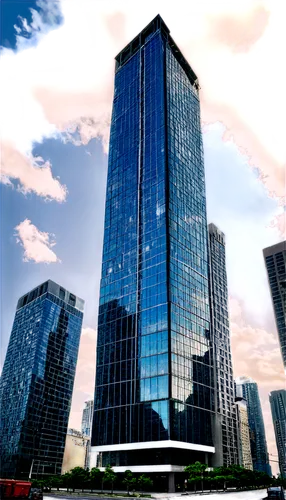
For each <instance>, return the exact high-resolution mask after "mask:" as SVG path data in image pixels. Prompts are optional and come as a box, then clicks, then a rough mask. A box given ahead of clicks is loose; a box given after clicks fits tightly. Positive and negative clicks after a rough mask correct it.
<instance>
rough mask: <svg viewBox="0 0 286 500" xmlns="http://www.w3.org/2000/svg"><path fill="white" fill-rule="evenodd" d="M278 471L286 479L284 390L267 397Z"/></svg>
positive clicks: (285, 397) (285, 392) (285, 400)
mask: <svg viewBox="0 0 286 500" xmlns="http://www.w3.org/2000/svg"><path fill="white" fill-rule="evenodd" d="M269 401H270V406H271V413H272V420H273V427H274V432H275V439H276V446H277V451H278V459H279V469H280V474H281V476H282V477H286V390H285V389H280V390H278V391H272V392H271V393H270V395H269Z"/></svg>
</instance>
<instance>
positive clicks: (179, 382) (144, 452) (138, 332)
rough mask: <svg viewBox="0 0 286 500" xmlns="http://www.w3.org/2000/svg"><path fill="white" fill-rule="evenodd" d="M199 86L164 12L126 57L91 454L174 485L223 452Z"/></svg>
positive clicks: (116, 117)
mask: <svg viewBox="0 0 286 500" xmlns="http://www.w3.org/2000/svg"><path fill="white" fill-rule="evenodd" d="M198 89H199V85H198V79H197V77H196V75H195V73H194V72H193V70H192V69H191V67H190V66H189V64H188V62H187V61H186V59H185V58H184V56H183V55H182V53H181V51H180V50H179V48H178V47H177V45H176V44H175V42H174V41H173V39H172V38H171V36H170V32H169V30H168V28H167V26H166V25H165V23H164V22H163V20H162V19H161V17H160V16H157V17H156V18H155V19H154V20H153V21H152V22H151V23H150V24H149V25H148V26H147V27H146V28H145V29H144V30H143V31H142V32H141V33H140V34H139V35H138V36H137V37H136V38H135V39H134V40H133V41H132V42H131V43H130V44H129V45H128V46H127V47H126V48H125V49H124V50H123V51H122V52H120V54H119V55H118V56H117V57H116V68H115V88H114V100H113V112H112V121H111V132H110V148H109V165H108V180H107V193H106V211H105V228H104V247H103V262H102V278H101V286H100V305H99V318H98V346H97V369H96V388H95V401H94V420H93V432H92V452H100V453H101V455H100V457H101V459H100V463H101V464H102V465H103V466H105V465H106V464H108V463H109V464H111V465H112V466H114V467H115V468H116V469H115V470H117V471H121V470H122V471H123V470H126V468H128V469H131V470H134V471H135V470H136V471H139V472H140V471H144V472H146V471H149V472H157V473H158V471H161V472H162V473H164V474H165V476H166V473H170V476H169V479H170V484H169V488H170V489H172V488H173V481H174V472H176V471H180V470H181V471H182V470H183V465H184V464H185V465H187V464H189V463H190V462H192V461H194V460H196V459H197V460H201V461H204V462H205V461H206V460H208V459H210V458H211V456H212V454H213V453H214V442H213V435H212V429H213V426H212V424H213V419H214V417H215V412H214V376H213V363H212V359H211V354H210V340H211V339H210V309H209V282H208V230H207V219H206V196H205V177H204V162H203V147H202V137H201V124H200V103H199V91H198ZM138 450H140V453H138Z"/></svg>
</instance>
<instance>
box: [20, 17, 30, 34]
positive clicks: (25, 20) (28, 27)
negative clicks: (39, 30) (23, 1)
mask: <svg viewBox="0 0 286 500" xmlns="http://www.w3.org/2000/svg"><path fill="white" fill-rule="evenodd" d="M22 24H23V28H24V29H25V30H26V31H28V32H30V31H31V28H30V26H29V25H28V22H27V19H22Z"/></svg>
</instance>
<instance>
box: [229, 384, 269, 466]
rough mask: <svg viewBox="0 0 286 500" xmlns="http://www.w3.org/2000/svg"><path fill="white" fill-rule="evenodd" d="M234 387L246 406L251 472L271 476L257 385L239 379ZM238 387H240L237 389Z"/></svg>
mask: <svg viewBox="0 0 286 500" xmlns="http://www.w3.org/2000/svg"><path fill="white" fill-rule="evenodd" d="M236 386H237V388H238V390H239V391H240V392H239V393H240V394H242V396H243V398H244V399H245V400H246V404H247V414H248V425H249V433H250V447H251V455H252V463H253V470H257V471H260V472H266V474H268V475H269V476H271V467H270V464H269V456H268V451H267V443H266V437H265V427H264V421H263V415H262V409H261V404H260V398H259V393H258V387H257V383H256V382H254V380H252V379H251V378H248V377H239V378H238V379H237V380H236ZM239 386H241V387H240V388H239Z"/></svg>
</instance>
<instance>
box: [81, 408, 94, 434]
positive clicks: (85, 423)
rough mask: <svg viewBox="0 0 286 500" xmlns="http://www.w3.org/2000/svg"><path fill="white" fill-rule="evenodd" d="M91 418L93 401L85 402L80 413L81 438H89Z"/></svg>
mask: <svg viewBox="0 0 286 500" xmlns="http://www.w3.org/2000/svg"><path fill="white" fill-rule="evenodd" d="M92 417H93V400H92V399H91V400H90V401H86V402H85V408H84V409H83V412H82V420H81V432H82V434H83V436H86V437H90V436H91V426H92Z"/></svg>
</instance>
